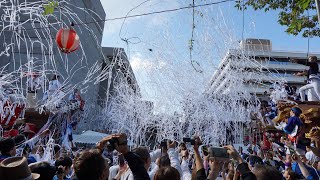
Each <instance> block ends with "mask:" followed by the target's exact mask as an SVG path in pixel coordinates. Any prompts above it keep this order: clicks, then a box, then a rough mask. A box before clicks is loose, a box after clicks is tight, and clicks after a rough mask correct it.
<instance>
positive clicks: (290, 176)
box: [283, 169, 299, 180]
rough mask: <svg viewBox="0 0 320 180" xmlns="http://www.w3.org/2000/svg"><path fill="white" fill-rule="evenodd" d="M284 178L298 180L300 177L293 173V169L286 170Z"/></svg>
mask: <svg viewBox="0 0 320 180" xmlns="http://www.w3.org/2000/svg"><path fill="white" fill-rule="evenodd" d="M283 177H284V178H285V180H297V179H299V175H298V174H296V173H295V172H293V171H292V170H291V169H286V170H284V173H283Z"/></svg>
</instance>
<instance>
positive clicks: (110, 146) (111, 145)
mask: <svg viewBox="0 0 320 180" xmlns="http://www.w3.org/2000/svg"><path fill="white" fill-rule="evenodd" d="M116 143H117V144H119V140H118V139H117V138H112V139H110V140H109V141H108V144H107V149H108V150H109V151H113V150H115V149H116V146H115V144H116Z"/></svg>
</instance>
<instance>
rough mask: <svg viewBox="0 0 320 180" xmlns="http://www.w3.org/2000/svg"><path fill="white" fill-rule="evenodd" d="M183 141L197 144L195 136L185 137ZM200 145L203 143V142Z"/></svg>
mask: <svg viewBox="0 0 320 180" xmlns="http://www.w3.org/2000/svg"><path fill="white" fill-rule="evenodd" d="M183 142H185V143H190V144H191V145H195V143H196V141H195V139H194V138H183ZM198 145H202V144H201V143H200V144H198Z"/></svg>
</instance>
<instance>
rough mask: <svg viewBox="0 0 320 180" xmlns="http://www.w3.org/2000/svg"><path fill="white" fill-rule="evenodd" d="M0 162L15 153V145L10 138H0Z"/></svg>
mask: <svg viewBox="0 0 320 180" xmlns="http://www.w3.org/2000/svg"><path fill="white" fill-rule="evenodd" d="M0 152H1V155H0V162H1V161H3V160H4V159H6V158H8V157H13V156H15V155H16V147H15V143H14V140H13V139H12V138H6V139H2V140H0Z"/></svg>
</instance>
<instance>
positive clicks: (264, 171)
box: [252, 164, 282, 180]
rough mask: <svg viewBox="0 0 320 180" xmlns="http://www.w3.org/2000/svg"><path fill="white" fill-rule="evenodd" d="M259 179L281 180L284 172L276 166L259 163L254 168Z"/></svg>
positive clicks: (254, 172)
mask: <svg viewBox="0 0 320 180" xmlns="http://www.w3.org/2000/svg"><path fill="white" fill-rule="evenodd" d="M252 172H253V174H254V175H255V176H256V177H257V180H281V179H282V174H281V173H280V172H279V171H278V170H277V169H275V168H274V167H271V166H268V165H262V164H257V165H256V166H255V167H254V169H253V170H252Z"/></svg>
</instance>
